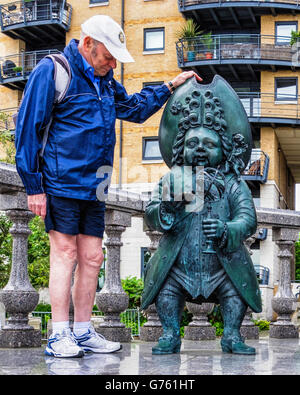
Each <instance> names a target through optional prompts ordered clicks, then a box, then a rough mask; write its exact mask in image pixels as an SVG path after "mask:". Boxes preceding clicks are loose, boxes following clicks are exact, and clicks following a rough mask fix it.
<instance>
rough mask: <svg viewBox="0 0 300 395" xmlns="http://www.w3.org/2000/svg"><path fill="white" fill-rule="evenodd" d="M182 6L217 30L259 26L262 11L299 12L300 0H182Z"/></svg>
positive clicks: (268, 13)
mask: <svg viewBox="0 0 300 395" xmlns="http://www.w3.org/2000/svg"><path fill="white" fill-rule="evenodd" d="M178 8H179V11H180V12H182V13H183V14H184V16H185V17H186V18H193V19H196V20H197V22H198V23H199V24H200V25H203V21H205V24H206V26H213V27H214V30H221V29H224V28H228V29H241V28H243V29H248V28H250V29H255V28H258V27H259V26H260V17H261V16H262V15H273V16H277V15H278V14H289V13H292V14H297V13H299V11H300V4H299V1H298V0H281V1H278V0H271V1H264V0H256V1H253V0H252V1H251V0H240V1H231V0H178Z"/></svg>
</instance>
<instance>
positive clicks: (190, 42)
mask: <svg viewBox="0 0 300 395" xmlns="http://www.w3.org/2000/svg"><path fill="white" fill-rule="evenodd" d="M202 33H203V31H202V30H200V26H198V25H197V24H196V23H195V22H194V21H193V20H192V19H187V20H186V22H185V24H184V25H183V26H182V27H181V29H180V30H179V31H178V32H177V33H176V36H177V38H178V39H179V40H184V41H186V43H187V52H186V54H184V60H185V61H188V62H192V61H193V60H195V41H196V40H195V39H196V38H197V37H198V36H200V35H201V34H202ZM185 55H186V56H185Z"/></svg>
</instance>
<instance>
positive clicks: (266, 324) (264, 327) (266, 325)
mask: <svg viewBox="0 0 300 395" xmlns="http://www.w3.org/2000/svg"><path fill="white" fill-rule="evenodd" d="M253 322H254V325H256V326H258V328H259V330H260V331H268V330H269V329H270V321H266V320H253Z"/></svg>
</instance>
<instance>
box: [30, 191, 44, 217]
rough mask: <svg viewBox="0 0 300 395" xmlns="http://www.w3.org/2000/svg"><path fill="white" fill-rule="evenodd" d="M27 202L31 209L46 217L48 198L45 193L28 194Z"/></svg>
mask: <svg viewBox="0 0 300 395" xmlns="http://www.w3.org/2000/svg"><path fill="white" fill-rule="evenodd" d="M27 204H28V208H29V210H30V211H32V212H33V213H34V214H35V215H39V216H40V217H41V218H42V219H45V217H46V208H47V199H46V194H45V193H40V194H38V195H28V196H27Z"/></svg>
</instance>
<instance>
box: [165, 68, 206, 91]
mask: <svg viewBox="0 0 300 395" xmlns="http://www.w3.org/2000/svg"><path fill="white" fill-rule="evenodd" d="M192 77H195V78H196V80H197V81H198V82H202V81H203V80H202V78H201V77H200V76H199V75H198V74H196V73H195V72H194V71H184V72H183V73H180V74H178V75H177V76H176V77H175V78H173V79H172V80H171V81H170V83H168V82H167V83H166V85H167V87H168V88H169V89H170V91H171V92H173V91H174V90H175V89H176V88H177V87H178V86H180V85H182V84H183V83H185V81H186V80H187V79H189V78H192ZM172 88H173V90H172Z"/></svg>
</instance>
